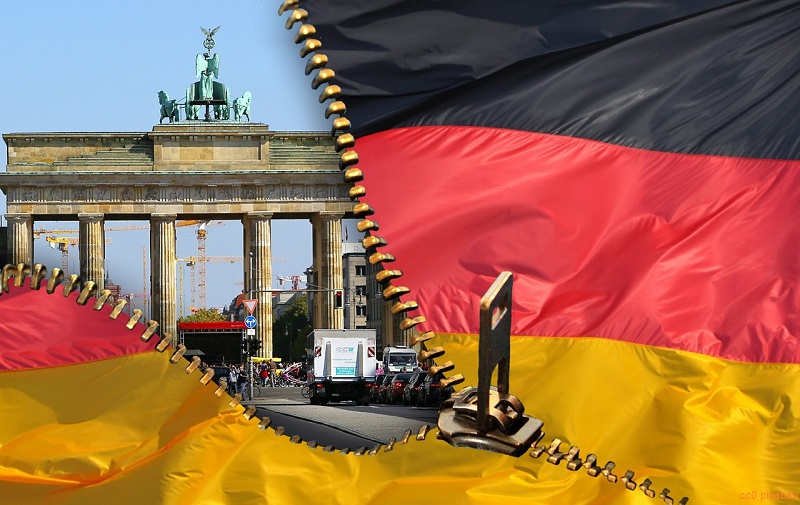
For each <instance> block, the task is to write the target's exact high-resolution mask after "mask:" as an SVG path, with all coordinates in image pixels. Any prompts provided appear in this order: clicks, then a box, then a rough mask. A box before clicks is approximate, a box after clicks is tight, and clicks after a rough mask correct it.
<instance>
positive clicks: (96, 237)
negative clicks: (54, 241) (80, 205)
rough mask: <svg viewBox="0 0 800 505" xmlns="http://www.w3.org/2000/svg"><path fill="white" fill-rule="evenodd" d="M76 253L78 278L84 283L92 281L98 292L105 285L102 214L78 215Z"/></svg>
mask: <svg viewBox="0 0 800 505" xmlns="http://www.w3.org/2000/svg"><path fill="white" fill-rule="evenodd" d="M78 222H79V225H78V252H79V255H80V264H81V267H80V268H81V270H80V276H81V279H82V280H83V281H84V282H85V281H94V283H95V284H97V289H98V291H99V290H101V289H103V287H104V285H105V275H106V269H105V258H106V236H105V230H104V229H103V214H92V213H80V214H78Z"/></svg>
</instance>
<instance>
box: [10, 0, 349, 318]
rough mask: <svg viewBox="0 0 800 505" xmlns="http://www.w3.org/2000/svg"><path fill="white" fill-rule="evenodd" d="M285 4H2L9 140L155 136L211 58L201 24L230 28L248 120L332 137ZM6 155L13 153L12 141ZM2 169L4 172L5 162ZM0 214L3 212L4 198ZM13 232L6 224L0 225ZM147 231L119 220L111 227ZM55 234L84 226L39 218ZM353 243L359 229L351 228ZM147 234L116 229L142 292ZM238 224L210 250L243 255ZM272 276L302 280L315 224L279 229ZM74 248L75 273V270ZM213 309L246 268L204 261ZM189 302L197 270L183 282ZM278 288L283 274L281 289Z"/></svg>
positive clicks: (241, 0) (234, 83) (121, 280)
mask: <svg viewBox="0 0 800 505" xmlns="http://www.w3.org/2000/svg"><path fill="white" fill-rule="evenodd" d="M279 5H280V3H279V2H277V1H272V0H269V1H267V0H237V1H236V2H223V1H219V0H169V1H167V2H164V1H155V0H137V1H135V2H131V1H124V2H123V1H121V0H103V1H97V0H82V1H81V2H64V1H63V0H60V1H56V0H46V1H42V0H40V1H35V2H12V1H3V2H2V6H1V7H0V40H1V41H2V42H0V43H2V46H3V66H2V68H3V75H2V76H0V96H2V97H3V102H4V105H3V107H2V109H0V133H21V132H76V131H85V132H104V131H122V132H146V131H150V130H152V128H153V125H155V124H157V123H158V120H159V104H158V97H157V93H158V91H159V90H165V91H166V92H167V93H168V94H169V95H170V97H171V98H181V95H182V94H183V93H184V90H185V89H186V87H187V85H188V84H189V83H191V82H194V81H195V80H196V79H195V74H194V72H195V70H194V59H195V55H196V54H197V53H198V52H203V51H204V48H203V46H202V43H203V40H204V38H205V36H204V35H203V33H202V32H201V30H200V27H201V26H203V27H206V28H213V27H216V26H218V25H221V28H220V30H219V32H217V34H216V35H215V37H214V40H215V41H216V46H215V47H214V52H216V53H218V54H219V55H220V75H219V80H220V81H221V82H224V83H225V84H226V85H227V86H228V89H229V92H230V93H231V95H233V96H240V95H241V94H242V93H243V92H244V91H246V90H249V91H251V92H252V94H253V102H252V114H251V120H252V121H254V122H259V123H266V124H268V125H269V127H270V128H271V129H272V130H277V131H286V130H289V131H312V130H328V129H329V121H328V120H326V119H325V118H324V110H325V109H324V105H322V104H320V103H319V101H318V99H317V97H318V96H319V92H318V91H317V90H313V89H312V88H311V76H306V75H305V73H304V67H305V60H304V59H301V58H300V56H299V47H298V46H296V45H295V44H294V41H293V38H294V31H295V30H291V31H289V30H286V29H285V26H284V25H285V18H286V15H284V16H281V17H279V16H278V15H277V10H278V6H279ZM2 148H3V150H4V154H5V143H3V145H2ZM2 160H3V164H2V169H3V170H5V161H6V160H5V155H3V158H2ZM0 210H2V213H3V214H4V213H5V212H6V201H5V197H4V196H3V195H2V194H0ZM2 224H3V225H5V221H4V220H2ZM126 224H127V225H141V224H144V222H130V223H125V222H113V223H108V224H107V226H122V225H126ZM35 226H36V228H39V227H41V226H44V227H46V228H47V229H52V228H61V229H63V228H70V229H77V223H49V222H48V223H39V222H37V223H36V225H35ZM350 235H351V236H354V235H355V234H354V233H350ZM148 237H149V232H148V231H147V230H136V231H130V232H110V233H108V234H107V239H109V240H110V241H111V243H108V244H107V245H106V252H107V265H106V268H107V271H108V272H109V274H110V277H111V280H112V281H113V282H115V283H117V284H121V285H122V286H123V289H124V290H125V291H126V292H132V293H141V292H142V290H143V284H144V280H143V279H144V277H143V275H142V263H143V262H142V250H143V247H145V246H146V245H147V241H148ZM241 242H242V241H241V225H240V224H239V223H238V222H234V221H227V222H225V224H224V225H217V226H213V227H209V228H208V239H207V254H208V255H213V256H241ZM196 251H197V241H196V239H195V233H194V228H189V227H186V228H179V229H178V256H179V257H186V256H191V255H196ZM35 255H36V261H37V262H39V263H44V264H45V265H47V266H49V267H53V266H60V265H61V254H60V253H59V252H57V251H54V250H52V249H50V248H49V247H48V246H47V243H46V242H45V240H44V238H42V239H38V240H37V241H36V245H35ZM273 255H274V256H276V257H282V258H285V261H276V262H274V264H273V274H274V275H276V276H278V275H282V276H289V275H300V274H302V273H303V271H304V270H305V269H306V268H307V267H308V266H309V265H310V264H311V226H310V224H309V223H308V222H307V221H275V222H274V223H273ZM77 257H78V251H77V247H75V248H72V249H70V270H71V271H77ZM207 276H208V278H207V283H208V288H207V305H208V306H210V307H221V306H223V305H226V304H228V303H229V302H230V300H231V299H232V298H233V297H234V296H235V295H236V294H237V293H239V292H240V291H241V289H242V286H241V285H237V284H236V282H237V281H241V280H242V279H241V277H242V274H241V263H237V264H230V263H209V264H207ZM184 284H185V285H186V295H185V296H186V298H185V301H184V305H186V306H188V305H190V303H189V301H188V298H189V297H190V294H189V292H190V290H189V286H188V284H189V271H188V270H186V273H185V276H184ZM274 285H275V286H276V287H277V279H275V284H274Z"/></svg>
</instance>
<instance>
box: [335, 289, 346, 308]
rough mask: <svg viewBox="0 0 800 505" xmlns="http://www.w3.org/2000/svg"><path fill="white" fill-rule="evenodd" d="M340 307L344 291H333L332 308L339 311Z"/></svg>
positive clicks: (342, 305) (342, 302)
mask: <svg viewBox="0 0 800 505" xmlns="http://www.w3.org/2000/svg"><path fill="white" fill-rule="evenodd" d="M342 307H344V291H343V290H341V289H337V290H334V292H333V308H335V309H341V308H342Z"/></svg>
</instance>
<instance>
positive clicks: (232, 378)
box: [228, 365, 239, 396]
mask: <svg viewBox="0 0 800 505" xmlns="http://www.w3.org/2000/svg"><path fill="white" fill-rule="evenodd" d="M238 379H239V373H238V370H236V365H231V371H230V372H229V373H228V393H229V394H230V395H231V396H233V395H235V394H236V390H237V389H238V384H237V381H238Z"/></svg>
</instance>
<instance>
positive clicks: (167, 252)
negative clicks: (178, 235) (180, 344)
mask: <svg viewBox="0 0 800 505" xmlns="http://www.w3.org/2000/svg"><path fill="white" fill-rule="evenodd" d="M176 217H177V216H176V215H175V214H151V215H150V296H151V304H150V306H151V309H150V313H151V317H152V319H154V320H155V321H158V324H159V325H160V326H159V334H161V335H162V336H163V334H164V333H169V334H170V335H172V336H173V337H175V338H177V336H178V324H177V319H176V317H177V316H176V308H175V296H176V286H175V272H176V270H175V219H176Z"/></svg>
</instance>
